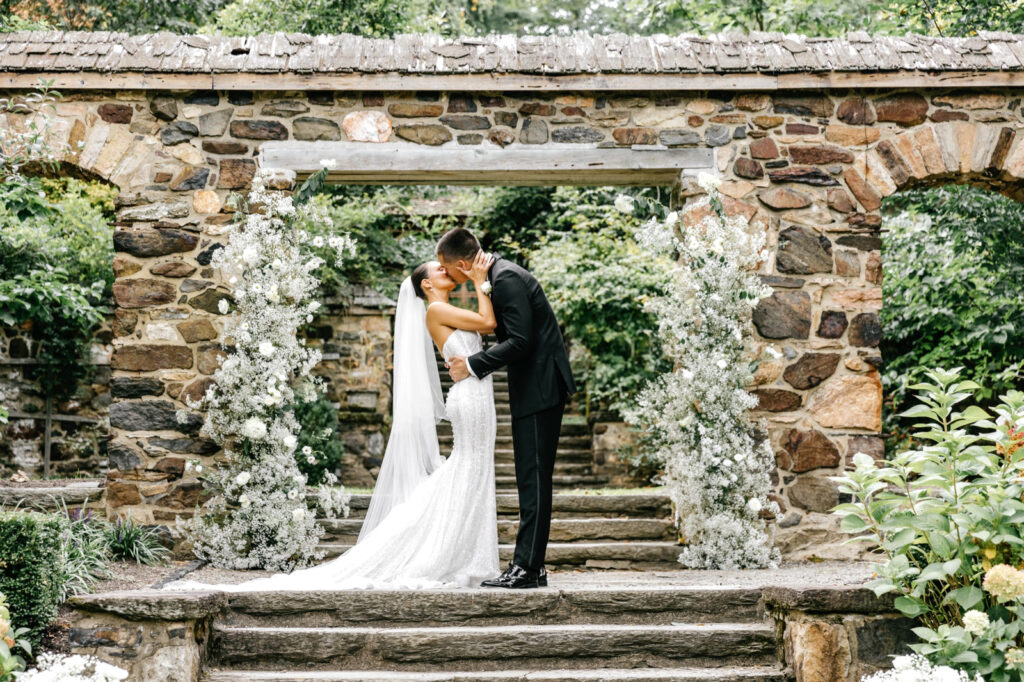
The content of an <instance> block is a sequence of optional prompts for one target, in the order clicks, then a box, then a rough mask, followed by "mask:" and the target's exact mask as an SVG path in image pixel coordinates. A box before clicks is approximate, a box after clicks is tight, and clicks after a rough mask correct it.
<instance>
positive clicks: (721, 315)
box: [616, 176, 780, 569]
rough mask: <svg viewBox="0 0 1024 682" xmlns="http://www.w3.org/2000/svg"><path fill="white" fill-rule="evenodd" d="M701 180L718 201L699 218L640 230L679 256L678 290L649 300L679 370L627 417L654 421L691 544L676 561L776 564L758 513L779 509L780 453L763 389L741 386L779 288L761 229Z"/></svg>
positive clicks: (660, 457)
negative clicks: (760, 420)
mask: <svg viewBox="0 0 1024 682" xmlns="http://www.w3.org/2000/svg"><path fill="white" fill-rule="evenodd" d="M700 183H701V185H702V186H703V187H704V189H705V191H706V192H707V193H708V196H707V198H705V199H702V200H701V202H705V205H706V206H707V207H708V208H709V209H710V216H709V217H707V218H705V219H704V220H703V222H702V223H700V224H699V225H697V226H694V227H691V228H688V229H685V230H684V231H683V234H682V237H681V238H680V236H679V234H678V216H677V215H676V214H675V213H670V214H669V215H668V217H667V218H666V219H665V220H664V221H659V220H656V219H652V220H650V221H649V222H648V223H647V224H646V225H645V226H644V228H643V229H642V230H641V232H640V233H639V234H638V236H637V239H638V241H639V242H640V243H641V244H643V245H644V246H646V247H648V248H650V249H651V250H652V251H655V252H658V253H667V254H669V255H676V256H678V262H677V265H676V266H675V268H674V271H673V275H672V276H673V284H674V286H673V287H672V289H671V293H670V294H669V295H668V296H665V297H662V298H658V299H655V300H652V301H649V303H648V305H650V307H651V309H653V310H654V311H655V312H656V314H657V316H658V320H659V333H660V335H661V338H662V343H663V344H664V349H665V352H666V354H667V355H668V356H669V357H670V358H672V360H673V361H674V363H675V367H676V369H675V371H673V372H671V373H669V374H667V375H665V376H663V377H662V378H661V379H659V380H658V381H656V382H653V383H652V385H651V386H649V387H648V388H647V389H646V390H645V391H644V392H643V393H642V394H641V395H640V397H639V399H638V401H637V404H638V406H637V409H636V410H634V411H633V412H632V413H631V414H630V415H628V416H629V418H630V420H631V421H632V422H633V423H636V424H638V425H641V426H643V427H645V428H646V430H647V432H648V436H649V440H650V442H649V445H650V446H651V447H653V448H654V449H655V451H656V452H655V453H654V455H655V459H656V461H657V462H658V463H659V464H660V465H661V466H662V468H663V472H664V473H663V475H662V479H663V480H662V481H661V482H662V483H664V485H665V486H666V487H667V488H668V491H669V494H670V495H671V497H672V500H673V502H674V503H675V507H676V509H677V520H678V522H679V524H680V534H681V535H682V537H683V538H684V539H685V540H686V543H687V544H686V546H685V548H684V549H683V551H682V554H681V555H680V557H679V560H680V562H681V563H683V564H684V565H686V566H688V567H690V568H706V569H715V568H755V567H766V566H776V565H777V564H778V562H779V559H780V557H779V553H778V550H776V549H775V548H774V547H773V546H772V537H771V534H770V533H769V528H768V526H767V524H766V522H765V521H764V520H762V518H761V513H762V511H769V512H772V513H777V512H778V505H776V503H775V502H772V501H770V500H769V498H768V495H769V493H770V492H771V479H770V474H771V471H772V470H773V469H774V467H775V457H774V455H773V454H772V450H771V446H770V443H769V442H768V438H767V434H765V433H764V432H763V429H761V428H760V427H759V425H758V424H755V423H753V422H752V421H751V419H750V417H749V415H748V411H749V410H750V409H752V408H754V407H756V406H757V398H755V397H753V396H751V395H750V394H749V393H747V391H746V390H744V386H745V385H747V384H748V383H749V382H750V380H751V378H752V373H753V370H754V368H755V367H756V365H755V364H754V363H753V362H752V358H753V357H754V353H753V352H752V348H751V343H750V339H751V324H750V320H751V315H752V312H753V308H754V306H756V305H757V302H758V301H759V300H760V299H761V298H763V297H766V296H769V295H771V288H770V287H767V286H764V285H762V284H761V282H760V280H759V279H758V277H757V275H756V273H755V272H754V268H755V267H756V265H757V262H758V261H759V260H760V259H761V258H762V249H763V248H764V246H765V235H764V233H763V232H762V231H761V230H752V229H751V228H750V227H749V226H748V224H747V221H746V220H745V219H743V218H742V217H726V216H725V214H724V210H723V209H722V203H721V195H720V194H719V193H718V189H717V181H716V180H715V179H714V178H712V177H710V176H705V177H702V178H701V179H700ZM620 203H621V206H620V208H622V209H625V208H627V204H626V202H625V201H623V202H616V205H617V206H619V205H620ZM697 208H698V209H699V208H701V205H700V204H698V206H697Z"/></svg>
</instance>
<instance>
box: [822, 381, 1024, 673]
mask: <svg viewBox="0 0 1024 682" xmlns="http://www.w3.org/2000/svg"><path fill="white" fill-rule="evenodd" d="M961 375H962V371H961V369H959V368H958V369H954V370H950V371H944V370H929V371H927V372H925V381H924V382H923V383H921V384H915V385H914V386H911V388H912V389H915V390H917V391H918V394H917V400H918V404H917V405H915V406H914V407H912V408H911V409H910V410H908V411H907V412H905V413H904V414H903V416H905V417H908V418H912V419H915V420H917V424H916V425H915V426H914V429H913V432H912V436H913V440H914V441H916V442H919V443H921V446H920V447H919V448H916V449H912V450H907V451H904V452H900V453H898V454H896V455H895V456H894V457H893V458H892V459H891V460H890V461H885V462H876V461H875V460H874V459H873V458H871V457H870V456H868V455H865V454H863V453H856V454H855V455H854V458H853V461H854V464H855V466H856V468H855V470H854V471H852V472H850V473H848V474H847V475H846V476H843V477H835V478H834V480H836V481H837V482H838V483H839V489H840V491H841V492H842V493H845V494H847V495H850V496H851V497H852V499H853V501H852V502H850V503H847V504H841V505H839V506H838V507H836V509H835V513H836V514H838V515H839V516H840V518H841V519H842V528H843V530H845V531H846V532H848V533H853V534H856V535H857V537H856V538H855V540H856V541H861V542H866V543H868V544H869V545H870V546H871V547H872V548H873V549H875V550H876V551H878V552H879V553H881V554H883V555H884V557H885V563H884V564H883V565H882V566H881V567H880V568H879V570H878V574H879V577H878V578H877V579H876V580H874V581H873V582H871V583H869V586H870V587H872V588H873V589H874V591H875V593H876V594H879V595H882V594H888V593H893V594H895V597H896V599H895V605H896V608H898V609H899V610H900V611H901V612H902V613H903V614H904V615H906V616H908V617H911V618H916V619H918V621H919V622H920V625H921V627H918V628H916V629H915V630H914V632H915V633H916V634H917V635H918V636H919V637H921V639H922V640H923V642H921V643H919V644H914V645H911V648H913V649H914V650H915V651H917V652H918V653H920V654H922V655H924V656H926V657H927V658H928V659H929V660H930V661H931V662H932V663H937V664H942V665H952V666H954V667H958V668H962V669H964V670H967V671H969V672H971V673H972V674H973V673H980V674H981V675H983V676H985V679H987V680H989V681H990V682H1020V680H1021V679H1022V673H1024V651H1022V649H1024V634H1022V629H1024V621H1022V620H1021V618H1020V613H1019V612H1020V611H1022V610H1024V609H1022V602H1021V599H1022V598H1024V573H1021V572H1019V571H1017V569H1016V568H1015V567H1018V566H1024V501H1022V496H1024V393H1021V392H1020V391H1009V392H1007V393H1006V394H1005V395H1003V396H1001V398H1000V399H999V402H998V404H997V405H995V406H994V407H993V408H991V409H992V412H994V413H995V415H991V414H989V413H988V412H987V411H986V410H985V409H983V408H981V407H979V406H978V404H977V401H978V400H979V398H980V397H981V395H982V394H983V391H982V388H981V387H980V386H979V385H978V384H976V383H975V382H973V381H970V380H967V379H965V378H964V377H962V376H961ZM966 401H971V402H970V403H967V402H966ZM1000 567H1002V568H1000ZM993 571H995V574H999V573H1002V579H1001V580H996V579H993V575H994V573H993ZM986 573H987V574H988V579H986ZM1001 583H1002V584H1001Z"/></svg>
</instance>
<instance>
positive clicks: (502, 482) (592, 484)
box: [494, 474, 609, 490]
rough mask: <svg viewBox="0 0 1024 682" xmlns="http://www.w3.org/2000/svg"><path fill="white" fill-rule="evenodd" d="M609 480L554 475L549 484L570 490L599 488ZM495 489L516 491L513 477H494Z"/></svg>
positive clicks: (587, 476) (582, 476)
mask: <svg viewBox="0 0 1024 682" xmlns="http://www.w3.org/2000/svg"><path fill="white" fill-rule="evenodd" d="M608 481H609V478H608V477H607V476H599V475H597V474H588V475H585V476H584V475H578V474H573V475H561V476H559V475H555V476H552V477H551V484H552V485H553V486H555V487H556V488H565V489H567V490H572V489H574V488H600V487H601V486H604V485H607V484H608ZM494 486H495V488H500V489H505V490H518V488H517V487H516V477H515V476H497V475H495V477H494Z"/></svg>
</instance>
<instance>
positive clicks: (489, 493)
mask: <svg viewBox="0 0 1024 682" xmlns="http://www.w3.org/2000/svg"><path fill="white" fill-rule="evenodd" d="M481 348H482V342H481V338H480V335H479V334H477V333H476V332H469V331H465V330H456V331H454V332H452V334H451V336H449V337H448V340H447V341H445V344H444V349H443V353H442V354H443V355H444V357H445V359H448V358H451V357H452V356H454V355H461V356H465V357H468V356H470V355H473V354H474V353H477V352H479V351H480V350H481ZM395 390H396V391H401V390H402V386H396V387H395ZM445 408H446V412H447V415H448V419H449V421H450V422H451V425H452V433H453V436H454V439H453V446H452V453H451V455H450V456H449V457H448V459H447V460H446V461H444V462H443V463H442V464H441V465H440V466H439V467H438V468H437V469H435V470H434V471H433V472H432V473H430V474H429V475H428V476H427V477H426V478H424V479H423V480H422V481H421V482H420V483H419V484H418V485H417V486H416V487H415V488H414V489H413V490H412V492H411V494H410V495H409V497H408V498H407V499H405V500H404V501H402V502H401V503H399V504H396V505H395V506H394V507H392V508H391V509H390V511H389V512H388V513H387V515H386V516H385V517H384V518H383V519H382V520H381V521H380V523H379V524H378V525H376V526H375V527H374V528H373V529H372V530H370V531H369V532H368V533H366V534H364V535H362V536H361V537H360V538H359V541H358V542H357V543H356V545H355V546H354V547H352V548H351V549H349V550H348V551H347V552H345V553H344V554H342V555H341V556H339V557H338V558H336V559H334V560H332V561H328V562H326V563H323V564H320V565H319V566H314V567H312V568H307V569H302V570H298V571H293V572H292V573H282V574H278V575H274V576H271V577H269V578H260V579H257V580H251V581H248V582H245V583H241V584H238V585H217V586H212V585H203V586H202V587H203V588H206V589H220V590H225V591H262V590H340V589H430V588H448V587H477V586H479V584H480V581H481V580H484V579H486V578H491V577H493V576H495V575H497V574H498V572H499V571H498V526H497V509H496V498H495V489H494V439H495V434H496V428H497V426H496V422H497V420H496V416H495V412H494V386H493V380H492V378H491V377H490V376H488V377H487V378H485V379H482V380H481V379H476V378H474V377H469V378H468V379H465V380H463V381H460V382H458V383H456V384H454V385H453V386H452V388H451V389H450V390H449V391H448V398H447V400H446V401H445ZM197 587H199V584H197V583H191V584H189V583H186V582H180V583H171V584H170V585H168V586H167V588H166V589H196V588H197Z"/></svg>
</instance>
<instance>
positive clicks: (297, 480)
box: [292, 474, 306, 485]
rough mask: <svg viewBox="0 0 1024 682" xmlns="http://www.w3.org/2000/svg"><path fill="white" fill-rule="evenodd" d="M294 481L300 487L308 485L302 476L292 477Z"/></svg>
mask: <svg viewBox="0 0 1024 682" xmlns="http://www.w3.org/2000/svg"><path fill="white" fill-rule="evenodd" d="M292 480H293V481H295V482H296V483H298V484H299V485H306V477H305V476H303V475H302V474H295V475H294V476H292Z"/></svg>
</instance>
